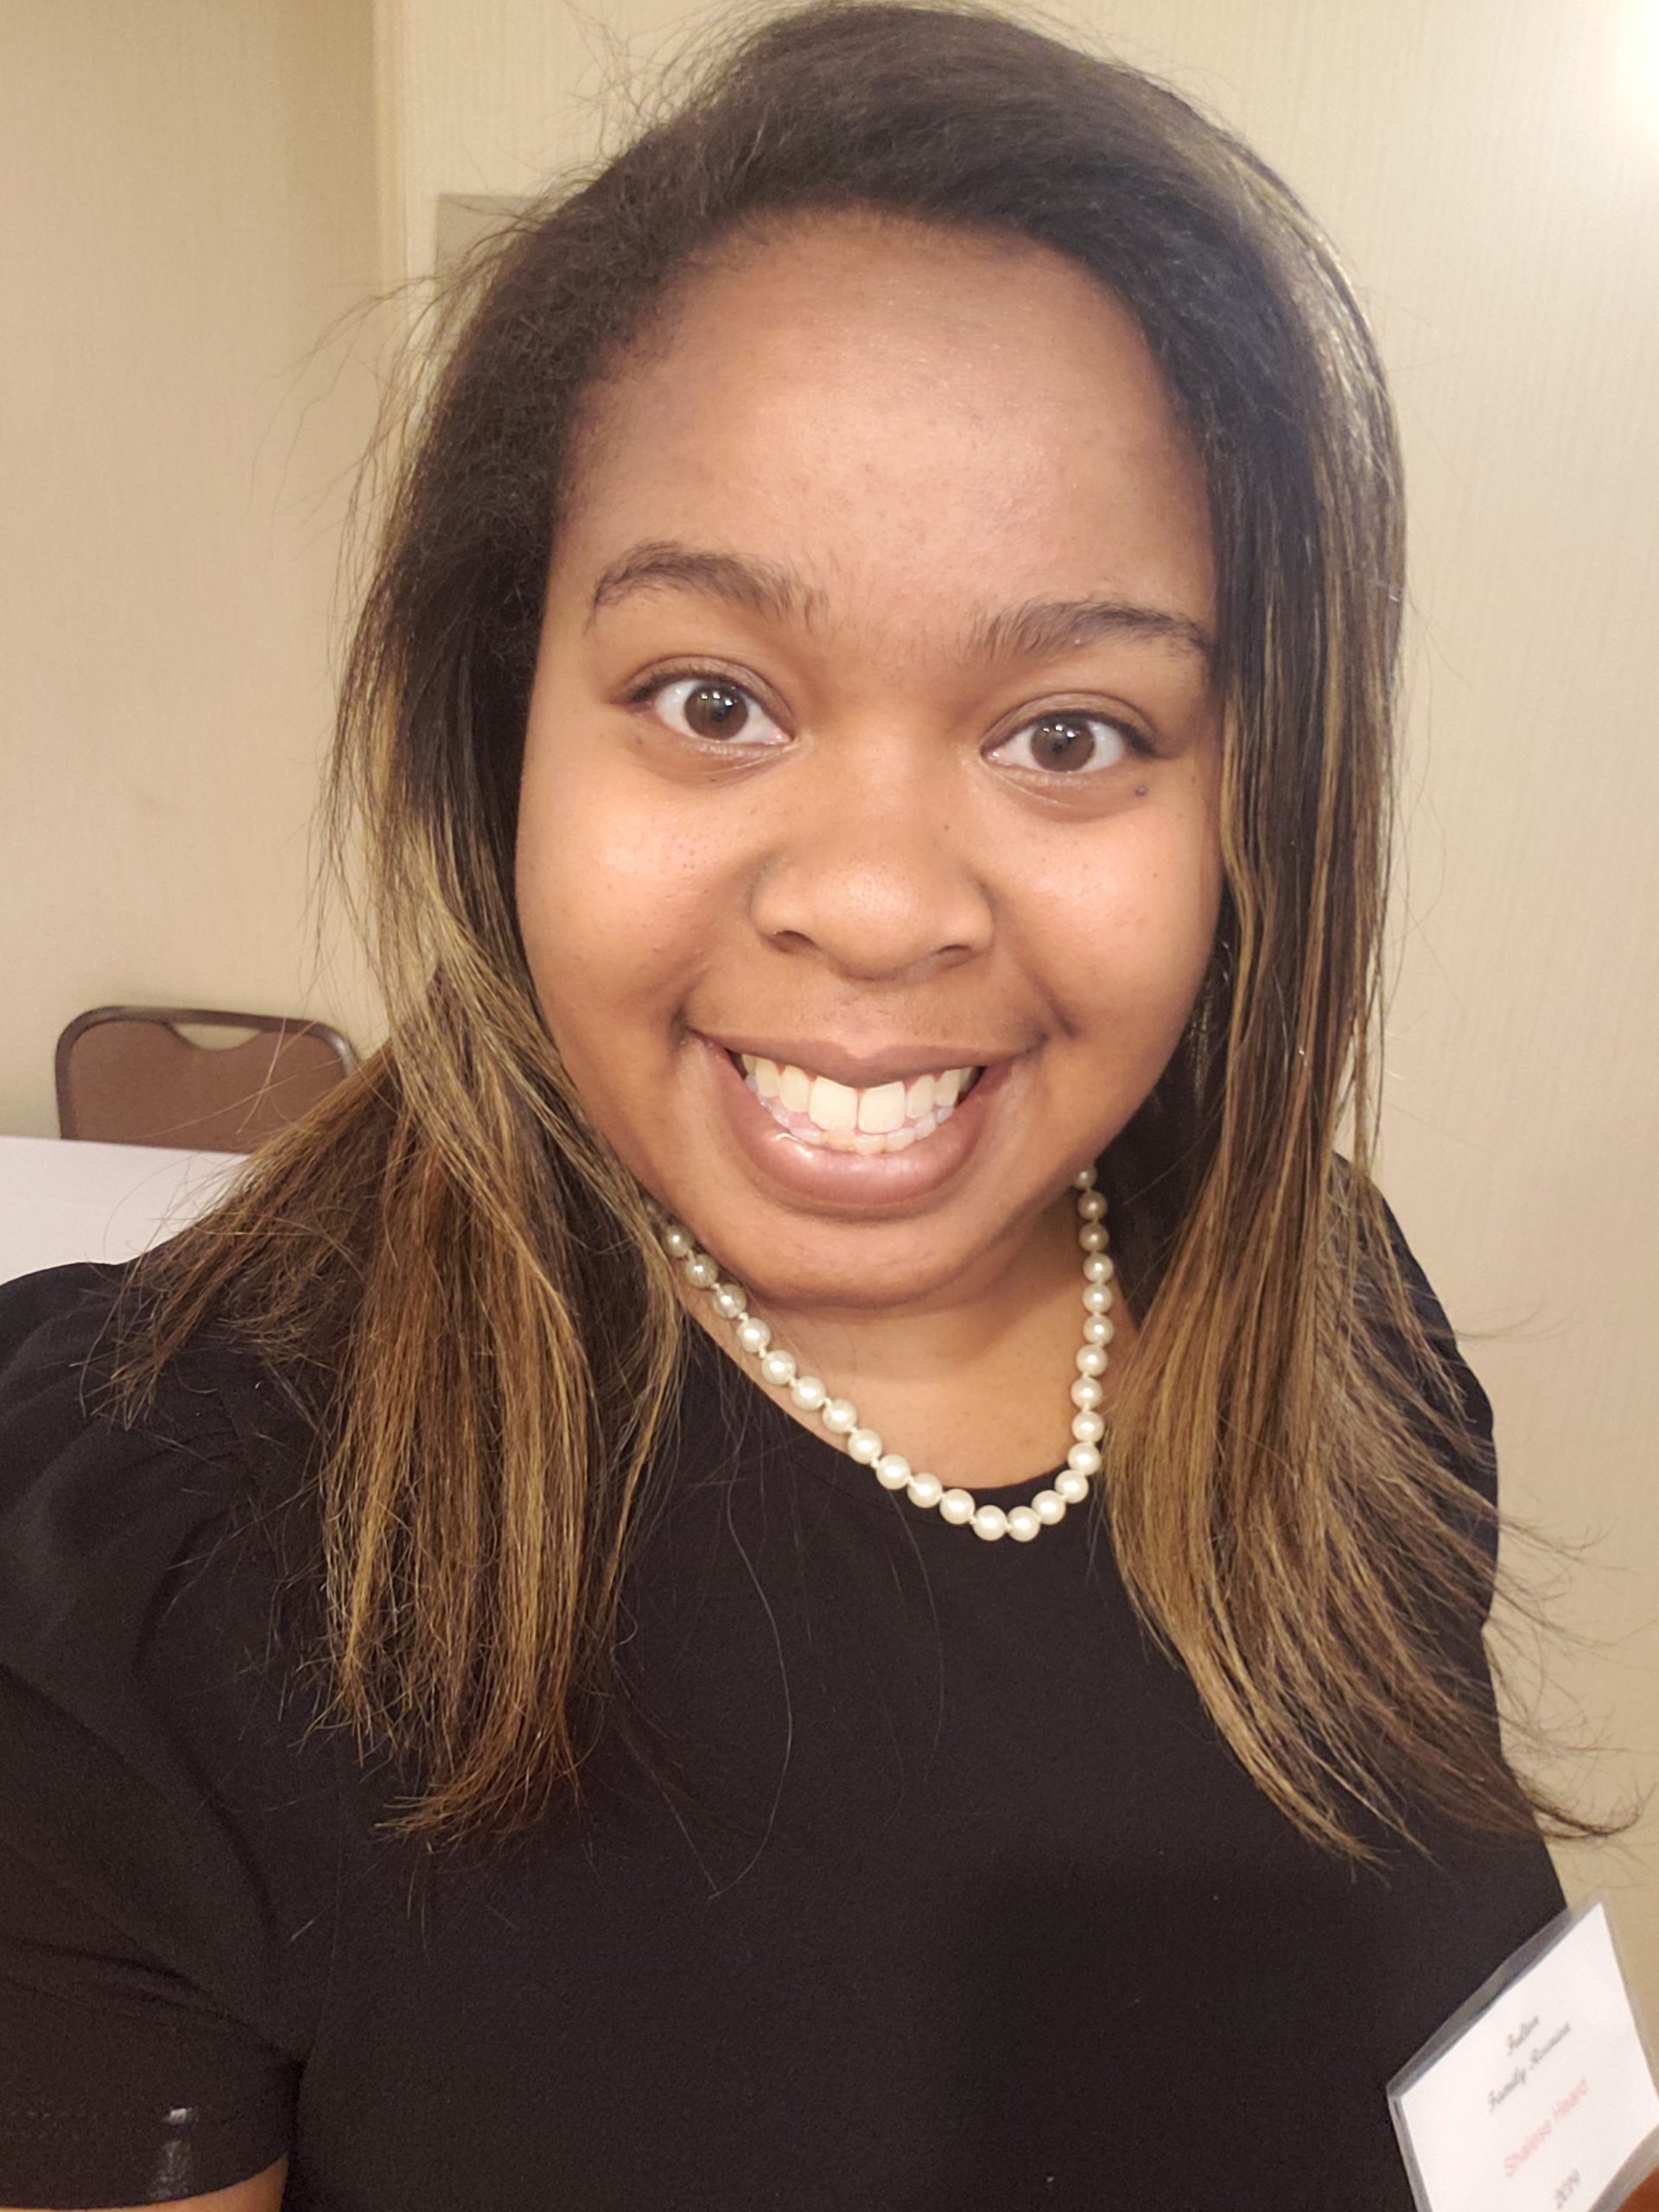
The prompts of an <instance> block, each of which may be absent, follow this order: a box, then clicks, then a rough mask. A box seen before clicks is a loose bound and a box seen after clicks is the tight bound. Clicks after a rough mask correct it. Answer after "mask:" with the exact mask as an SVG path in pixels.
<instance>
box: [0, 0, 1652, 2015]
mask: <svg viewBox="0 0 1659 2212" xmlns="http://www.w3.org/2000/svg"><path fill="white" fill-rule="evenodd" d="M368 16H369V0H360V4H359V0H7V6H6V10H5V14H4V18H3V35H4V41H5V66H4V68H3V71H0V164H3V165H4V168H3V172H0V173H3V174H4V175H5V177H6V179H7V181H8V183H9V185H10V200H9V202H8V205H9V207H10V211H11V215H12V219H11V221H10V223H9V224H8V226H7V229H6V245H5V248H4V251H6V253H7V254H8V255H10V256H11V257H13V266H12V268H11V269H10V271H9V278H10V281H9V282H8V283H7V284H6V287H5V295H4V296H5V297H6V299H7V301H8V302H9V304H10V308H11V310H12V312H11V319H10V329H9V334H8V344H7V346H6V347H5V348H4V349H3V351H0V426H3V427H0V435H3V437H4V439H5V452H4V456H3V461H0V467H3V475H4V480H5V483H6V487H7V496H6V500H5V502H4V505H3V507H0V563H3V569H4V578H3V588H0V663H3V665H4V667H5V669H6V673H7V681H6V684H5V687H4V694H3V702H0V715H3V716H4V725H3V727H4V738H3V751H0V819H3V822H4V824H5V830H4V836H5V869H4V874H3V878H0V902H3V914H4V926H5V930H6V942H7V944H8V945H9V947H10V949H11V953H12V957H11V960H10V967H9V975H10V982H9V985H8V989H7V994H6V1007H7V1020H6V1023H5V1026H4V1038H3V1043H0V1128H8V1129H13V1130H44V1129H47V1128H50V1127H51V1125H52V1123H51V1108H50V1093H49V1077H48V1068H49V1055H50V1047H51V1042H52V1039H53V1037H54V1034H55V1033H56V1030H57V1028H58V1027H60V1024H61V1023H62V1021H63V1020H66V1019H67V1017H68V1016H69V1015H70V1014H73V1012H75V1011H76V1010H77V1009H79V1007H85V1006H88V1005H91V1004H93V1003H96V1002H98V1001H101V1000H106V999H113V998H120V997H126V996H132V997H139V998H156V997H165V998H168V999H173V998H180V999H199V1000H200V1001H204V1002H206V1003H208V1004H219V1005H226V1004H229V1005H252V1006H261V1007H263V1006H273V1007H274V1006H281V1007H292V1008H303V1009H315V1010H316V1011H318V1012H320V1013H322V1014H327V1015H331V1016H333V1017H334V1018H336V1019H340V1020H344V1021H345V1022H346V1026H347V1027H352V1028H354V1029H355V1030H357V1031H358V1032H359V1033H360V1034H367V1033H369V1032H371V1031H372V1024H373V1014H372V1000H371V998H370V996H369V995H368V994H367V993H366V991H365V988H364V987H363V984H362V982H361V979H360V976H359V974H358V971H357V970H356V969H355V967H354V966H353V964H352V963H350V962H349V961H348V960H344V959H337V960H336V961H335V962H334V963H333V964H325V965H323V966H321V968H320V967H319V966H318V965H317V963H316V962H315V958H314V957H313V953H312V950H311V944H310V938H309V935H308V925H307V901H306V891H307V884H308V847H307V823H308V814H309V809H310V805H311V801H312V795H313V790H314V779H315V759H316V753H317V747H318V745H319V742H320V741H321V736H322V734H323V732H324V730H325V728H326V724H327V702H328V690H329V664H330V650H331V632H330V624H329V606H330V594H331V589H332V586H333V579H334V550H335V543H336V534H337V528H338V520H339V514H340V500H341V496H342V489H343V483H344V472H345V471H346V468H347V466H348V463H349V461H350V458H351V456H352V455H353V454H355V453H356V452H357V451H358V450H359V448H360V447H361V445H362V443H363V442H364V439H365V436H366V433H367V427H368V421H369V410H370V406H371V404H372V391H371V388H370V387H371V382H372V379H371V378H370V377H369V374H368V372H367V368H366V365H365V364H366V360H367V358H368V357H367V354H366V353H365V349H364V348H363V347H362V346H358V347H357V349H356V350H355V352H353V350H352V349H351V348H349V347H346V346H341V345H340V344H338V343H329V344H325V345H323V346H322V347H321V351H320V352H318V351H314V349H315V347H316V346H317V341H318V340H319V337H320V334H321V333H323V332H324V331H325V329H326V328H327V327H328V325H329V324H330V322H331V321H333V319H334V317H335V316H336V315H338V314H340V312H341V311H342V310H344V309H346V308H349V307H350V306H351V305H352V303H353V302H354V301H356V300H357V299H358V298H359V296H360V294H361V290H362V288H363V287H364V285H365V283H367V282H368V281H370V279H371V277H372V271H373V266H374V264H375V261H376V257H377V254H378V257H379V264H380V267H381V269H382V270H383V271H384V272H385V273H386V274H389V275H390V274H397V273H404V272H408V273H418V272H419V271H420V270H423V269H424V268H425V267H426V266H427V265H428V264H429V259H430V255H431V251H432V239H433V234H434V226H435V203H436V200H437V198H438V196H439V195H440V194H443V193H454V194H516V193H520V192H523V191H525V190H527V189H529V188H532V187H533V186H534V185H535V184H536V183H537V182H538V181H540V180H541V179H542V177H543V175H544V174H545V173H546V171H547V170H548V168H550V167H551V166H552V165H554V164H556V163H558V162H564V161H568V160H574V159H577V158H581V157H583V156H586V155H587V154H588V151H589V149H590V148H591V147H592V145H593V143H594V134H595V131H596V130H597V128H598V125H599V123H600V120H601V112H600V111H598V110H597V109H596V108H595V105H594V101H595V96H596V95H597V94H598V93H599V92H600V91H601V88H602V86H603V85H604V83H605V82H606V81H607V77H609V76H611V75H613V73H614V68H615V58H616V57H617V56H619V55H620V57H621V58H623V59H624V60H626V57H627V56H628V54H630V53H631V54H632V56H633V57H634V58H635V59H636V60H648V59H649V58H650V57H651V56H652V55H653V54H656V53H658V52H659V51H661V50H662V49H664V48H665V47H671V46H672V45H674V44H677V43H680V42H682V41H684V40H686V39H687V38H689V37H690V36H691V35H693V34H694V33H695V31H696V27H697V26H698V25H699V24H701V23H703V22H710V21H715V20H720V19H721V16H722V10H720V9H719V8H715V9H708V8H701V9H699V10H696V12H695V13H694V12H692V11H690V10H684V9H683V8H680V7H678V6H677V5H676V4H675V0H632V3H631V4H629V5H619V4H615V0H607V5H606V6H605V7H604V9H603V11H602V21H601V10H600V9H599V8H598V7H597V6H595V5H594V4H593V0H587V4H585V5H584V6H583V7H582V10H580V11H578V10H576V9H575V8H574V7H573V6H571V5H570V4H569V0H564V3H563V4H562V3H561V0H377V4H376V5H375V8H374V29H375V34H376V37H375V51H374V57H373V69H374V73H375V78H376V85H377V94H376V97H374V98H372V96H371V54H370V46H369V37H368V31H369V21H368ZM1063 19H1064V20H1069V21H1070V22H1072V23H1073V24H1075V25H1076V26H1077V29H1079V30H1080V31H1081V32H1082V33H1083V34H1084V35H1086V36H1088V37H1091V38H1095V39H1097V40H1099V41H1102V42H1104V43H1109V44H1110V45H1112V46H1114V47H1115V48H1116V50H1118V51H1119V52H1121V53H1122V54H1125V55H1126V56H1127V58H1128V59H1130V60H1135V61H1137V62H1139V63H1141V64H1142V65H1144V66H1148V67H1154V68H1156V69H1158V70H1160V71H1161V72H1163V73H1166V74H1167V75H1168V76H1170V77H1171V78H1172V79H1173V80H1175V81H1176V82H1177V83H1178V84H1179V85H1180V86H1182V87H1183V88H1185V90H1187V91H1189V92H1192V93H1194V94H1196V95H1197V96H1198V97H1199V98H1200V99H1203V100H1205V101H1206V102H1207V103H1209V104H1210V105H1212V106H1213V107H1214V108H1215V109H1216V110H1217V111H1218V112H1220V113H1221V114H1222V115H1223V116H1224V117H1225V118H1229V119H1230V120H1231V121H1233V122H1235V123H1236V124H1237V125H1238V126H1239V127H1240V128H1242V129H1243V131H1244V132H1245V134H1246V135H1247V136H1248V137H1249V138H1251V139H1252V140H1253V141H1254V142H1255V143H1256V144H1257V145H1258V146H1259V147H1260V148H1261V149H1262V151H1263V153H1265V154H1266V155H1267V156H1268V158H1269V159H1270V160H1272V161H1273V162H1275V163H1276V164H1277V165H1278V166H1279V167H1280V168H1282V169H1283V170H1284V172H1285V173H1286V174H1287V175H1288V177H1289V178H1290V179H1291V180H1292V181H1293V182H1294V184H1296V185H1297V186H1298V187H1299V188H1300V189H1301V191H1302V192H1303V193H1304V194H1305V196H1306V198H1307V199H1308V200H1309V201H1310V202H1311V204H1312V205H1313V207H1315V208H1316V209H1317V210H1318V211H1319V213H1320V214H1321V215H1322V216H1323V217H1324V218H1325V220H1326V222H1327V223H1328V224H1329V226H1331V228H1332V230H1333V232H1335V234H1336V235H1337V237H1338V240H1339V241H1340V242H1341V244H1342V245H1343V246H1344V249H1345V251H1346V252H1347V254H1348V256H1349V258H1350V260H1351V264H1352V266H1353V268H1354V270H1355V271H1356V273H1357V279H1358V281H1359V283H1360V285H1361V288H1362V290H1363V294H1364V296H1365V297H1366V299H1367V301H1368V302H1369V305H1370V309H1371V312H1372V314H1373V315H1374V317H1375V319H1376V323H1377V326H1378V327H1379V330H1380V332H1381V334H1382V337H1383V343H1384V346H1385V348H1386V351H1387V353H1388V357H1389V364H1390V367H1391V370H1392V373H1393V376H1394V379H1395V391H1396V394H1397V397H1398V400H1399V404H1400V409H1401V414H1402V422H1403V425H1404V431H1405V437H1406V442H1407V451H1408V467H1409V470H1410V478H1411V489H1412V499H1413V519H1414V539H1413V556H1412V558H1413V576H1414V594H1413V595H1414V606H1413V613H1412V619H1413V638H1412V715H1411V728H1410V738H1411V753H1410V760H1409V764H1408V777H1407V786H1408V853H1407V858H1408V867H1407V869H1406V872H1405V875H1404V879H1403V882H1402V889H1403V892H1404V894H1405V896H1404V900H1403V906H1402V930H1401V976H1400V982H1399V988H1398V990H1397V993H1396V995H1395V1001H1394V1008H1393V1014H1392V1018H1391V1020H1390V1024H1389V1047H1390V1053H1391V1072H1390V1076H1389V1092H1388V1096H1389V1109H1388V1126H1387V1168H1388V1183H1389V1190H1390V1193H1391V1195H1392V1197H1393V1198H1394V1200H1395V1205H1396V1208H1397V1210H1398V1211H1399V1212H1400V1213H1401V1215H1402V1218H1403V1219H1404V1221H1405V1224H1406V1225H1407V1228H1408V1232H1409V1234H1410V1235H1411V1236H1412V1238H1413V1240H1414V1243H1415V1244H1416V1246H1417V1249H1418V1250H1419V1252H1420V1254H1421V1255H1422V1257H1423V1259H1424V1261H1425V1262H1426V1263H1427V1267H1428V1268H1429V1270H1430V1273H1431V1274H1432V1275H1433V1278H1434V1279H1435V1281H1436V1282H1437V1283H1438V1285H1439V1287H1440V1290H1441V1292H1442V1294H1443V1295H1444V1297H1445V1298H1446V1302H1447V1304H1448V1306H1450V1308H1451V1310H1452V1314H1453V1316H1454V1318H1455V1319H1457V1320H1458V1322H1459V1325H1461V1326H1462V1327H1463V1329H1464V1330H1465V1336H1466V1338H1470V1339H1471V1343H1470V1349H1471V1352H1472V1353H1473V1356H1474V1357H1475V1360H1476V1363H1477V1365H1478V1367H1479V1369H1480V1370H1481V1372H1482V1373H1483V1375H1484V1377H1485V1379H1486V1381H1487V1383H1488V1384H1489V1387H1490V1388H1491V1391H1492V1395H1493V1396H1494V1399H1495V1401H1496V1402H1497V1413H1498V1422H1499V1441H1500V1445H1501V1446H1502V1450H1503V1475H1504V1484H1505V1492H1506V1497H1507V1499H1508V1502H1509V1503H1510V1505H1511V1506H1512V1507H1516V1508H1518V1509H1520V1510H1522V1511H1523V1512H1526V1513H1528V1514H1529V1515H1531V1516H1535V1517H1537V1518H1539V1519H1541V1521H1543V1522H1546V1523H1547V1524H1548V1525H1549V1526H1550V1527H1551V1528H1553V1529H1554V1530H1555V1531H1557V1532H1558V1533H1560V1534H1563V1535H1567V1536H1570V1537H1575V1538H1580V1539H1583V1540H1585V1541H1586V1542H1588V1544H1589V1547H1590V1548H1589V1550H1588V1552H1587V1554H1586V1560H1585V1562H1584V1563H1583V1564H1582V1565H1580V1567H1577V1568H1575V1569H1574V1570H1573V1573H1571V1575H1570V1576H1569V1577H1568V1579H1567V1581H1566V1584H1565V1586H1564V1587H1563V1589H1562V1591H1561V1592H1560V1595H1559V1596H1558V1599H1557V1601H1556V1604H1557V1611H1558V1615H1559V1617H1560V1618H1561V1619H1562V1620H1563V1621H1564V1622H1565V1623H1566V1624H1567V1625H1568V1626H1569V1627H1572V1628H1574V1629H1577V1630H1581V1631H1582V1632H1583V1633H1584V1634H1585V1635H1586V1637H1588V1638H1590V1639H1591V1641H1590V1642H1589V1643H1588V1644H1587V1645H1586V1647H1585V1648H1583V1649H1578V1650H1576V1651H1567V1652H1564V1653H1559V1654H1557V1655H1556V1656H1554V1659H1553V1660H1552V1662H1551V1685H1552V1693H1553V1696H1554V1702H1555V1707H1556V1709H1557V1711H1558V1712H1560V1711H1565V1712H1566V1713H1569V1714H1570V1713H1574V1712H1577V1713H1580V1714H1581V1715H1582V1716H1583V1720H1584V1725H1585V1726H1586V1727H1587V1728H1588V1729H1589V1730H1590V1731H1591V1732H1592V1733H1599V1735H1601V1736H1602V1737H1604V1738H1605V1741H1606V1742H1607V1744H1608V1745H1609V1746H1610V1747H1611V1749H1610V1752H1609V1756H1608V1758H1607V1760H1606V1761H1605V1768H1604V1771H1603V1777H1602V1783H1603V1788H1604V1791H1610V1790H1611V1789H1613V1788H1615V1787H1616V1786H1617V1785H1618V1783H1620V1782H1621V1781H1623V1782H1629V1781H1631V1780H1649V1781H1650V1780H1651V1779H1652V1778H1654V1777H1656V1775H1659V1628H1656V1621H1659V1484H1655V1483H1654V1481H1653V1480H1652V1479H1651V1478H1650V1470H1649V1438H1651V1437H1652V1436H1654V1435H1655V1434H1656V1433H1659V1342H1656V1335H1659V1332H1656V1325H1655V1313H1656V1307H1659V1256H1656V1255H1659V1204H1656V1190H1659V1177H1656V1172H1655V1167H1654V1152H1653V1150H1652V1149H1651V1148H1652V1147H1655V1146H1656V1143H1659V1025H1656V1022H1655V1020H1654V1017H1653V1014H1652V1008H1653V1006H1654V1003H1655V1001H1656V996H1659V954H1656V944H1659V926H1656V925H1659V895H1656V890H1655V884H1656V877H1659V709H1656V700H1659V684H1656V682H1655V680H1654V678H1653V677H1652V675H1651V672H1650V670H1649V660H1650V657H1651V639H1652V636H1653V633H1654V630H1655V626H1656V615H1659V524H1656V516H1659V404H1656V390H1659V256H1656V250H1655V241H1656V239H1659V7H1656V5H1655V4H1654V0H1639V4H1638V0H1388V4H1387V5H1380V4H1378V3H1377V0H1111V4H1099V5H1096V6H1090V7H1084V5H1082V4H1081V0H1073V4H1071V6H1070V8H1069V9H1067V10H1064V11H1063ZM377 114H378V139H377V136H376V130H375V120H374V119H375V117H376V115H377ZM625 121H626V118H625V117H623V116H621V115H620V112H619V113H617V114H616V115H615V117H614V124H615V126H616V127H620V126H621V124H623V123H624V122H625ZM48 180H51V181H50V182H48ZM377 183H378V204H377ZM20 211H21V219H20ZM377 223H378V234H377V230H376V226H377ZM1563 1863H1564V1871H1565V1872H1566V1873H1567V1878H1568V1881H1569V1885H1571V1886H1572V1887H1573V1888H1574V1889H1575V1890H1580V1891H1581V1890H1583V1889H1585V1888H1587V1887H1592V1886H1605V1887H1607V1888H1609V1889H1610V1890H1611V1891H1613V1892H1614V1893H1615V1904H1614V1910H1615V1916H1616V1923H1617V1925H1618V1929H1619V1930H1620V1933H1621V1935H1622V1936H1623V1938H1624V1942H1625V1945H1626V1948H1627V1950H1628V1951H1629V1953H1630V1955H1631V1957H1632V1959H1633V1961H1634V1962H1635V1964H1636V1966H1637V1971H1638V1976H1639V1980H1640V1982H1641V1985H1642V1986H1643V1992H1644V1994H1645V1999H1646V2003H1647V2006H1648V2010H1649V2018H1652V2019H1653V2020H1655V2021H1659V1822H1656V1821H1648V1822H1647V1823H1646V1824H1644V1826H1643V1827H1642V1828H1641V1829H1640V1830H1638V1832H1637V1835H1636V1836H1635V1838H1634V1839H1633V1840H1632V1841H1631V1842H1630V1844H1629V1845H1627V1846H1625V1847H1621V1848H1620V1849H1618V1851H1615V1852H1605V1851H1604V1852H1600V1853H1595V1854H1584V1853H1574V1854H1569V1855H1567V1857H1566V1858H1565V1859H1564V1862H1563Z"/></svg>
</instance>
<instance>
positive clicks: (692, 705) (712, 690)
mask: <svg viewBox="0 0 1659 2212" xmlns="http://www.w3.org/2000/svg"><path fill="white" fill-rule="evenodd" d="M628 703H629V705H630V706H649V707H650V708H651V709H652V712H653V713H654V714H656V715H659V716H660V717H661V718H662V719H663V720H664V721H666V722H667V724H668V727H669V728H670V729H671V730H673V731H674V732H675V734H676V735H677V736H680V737H690V738H696V739H699V740H701V741H703V742H705V743H707V742H711V741H714V742H719V741H724V742H727V743H729V742H730V741H733V740H734V739H736V738H747V739H749V740H751V741H753V740H755V739H757V738H760V736H761V735H762V734H763V732H766V731H770V732H771V733H772V738H776V737H778V736H779V735H781V734H782V733H781V732H780V731H779V728H778V726H777V724H776V723H775V722H774V721H772V717H771V716H770V715H768V714H767V713H766V709H764V708H763V707H762V706H761V705H760V702H759V701H758V700H757V699H756V698H755V697H754V696H753V693H752V692H749V691H746V690H744V688H743V686H742V685H741V683H734V682H733V681H732V679H731V677H728V676H715V675H712V674H709V673H708V672H707V671H699V672H698V673H696V674H693V675H689V676H655V677H652V678H651V679H650V681H649V682H648V683H642V684H641V685H640V686H639V690H637V691H634V692H632V693H631V694H630V696H629V700H628ZM767 741H768V742H770V741H771V740H770V739H768V740H767Z"/></svg>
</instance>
